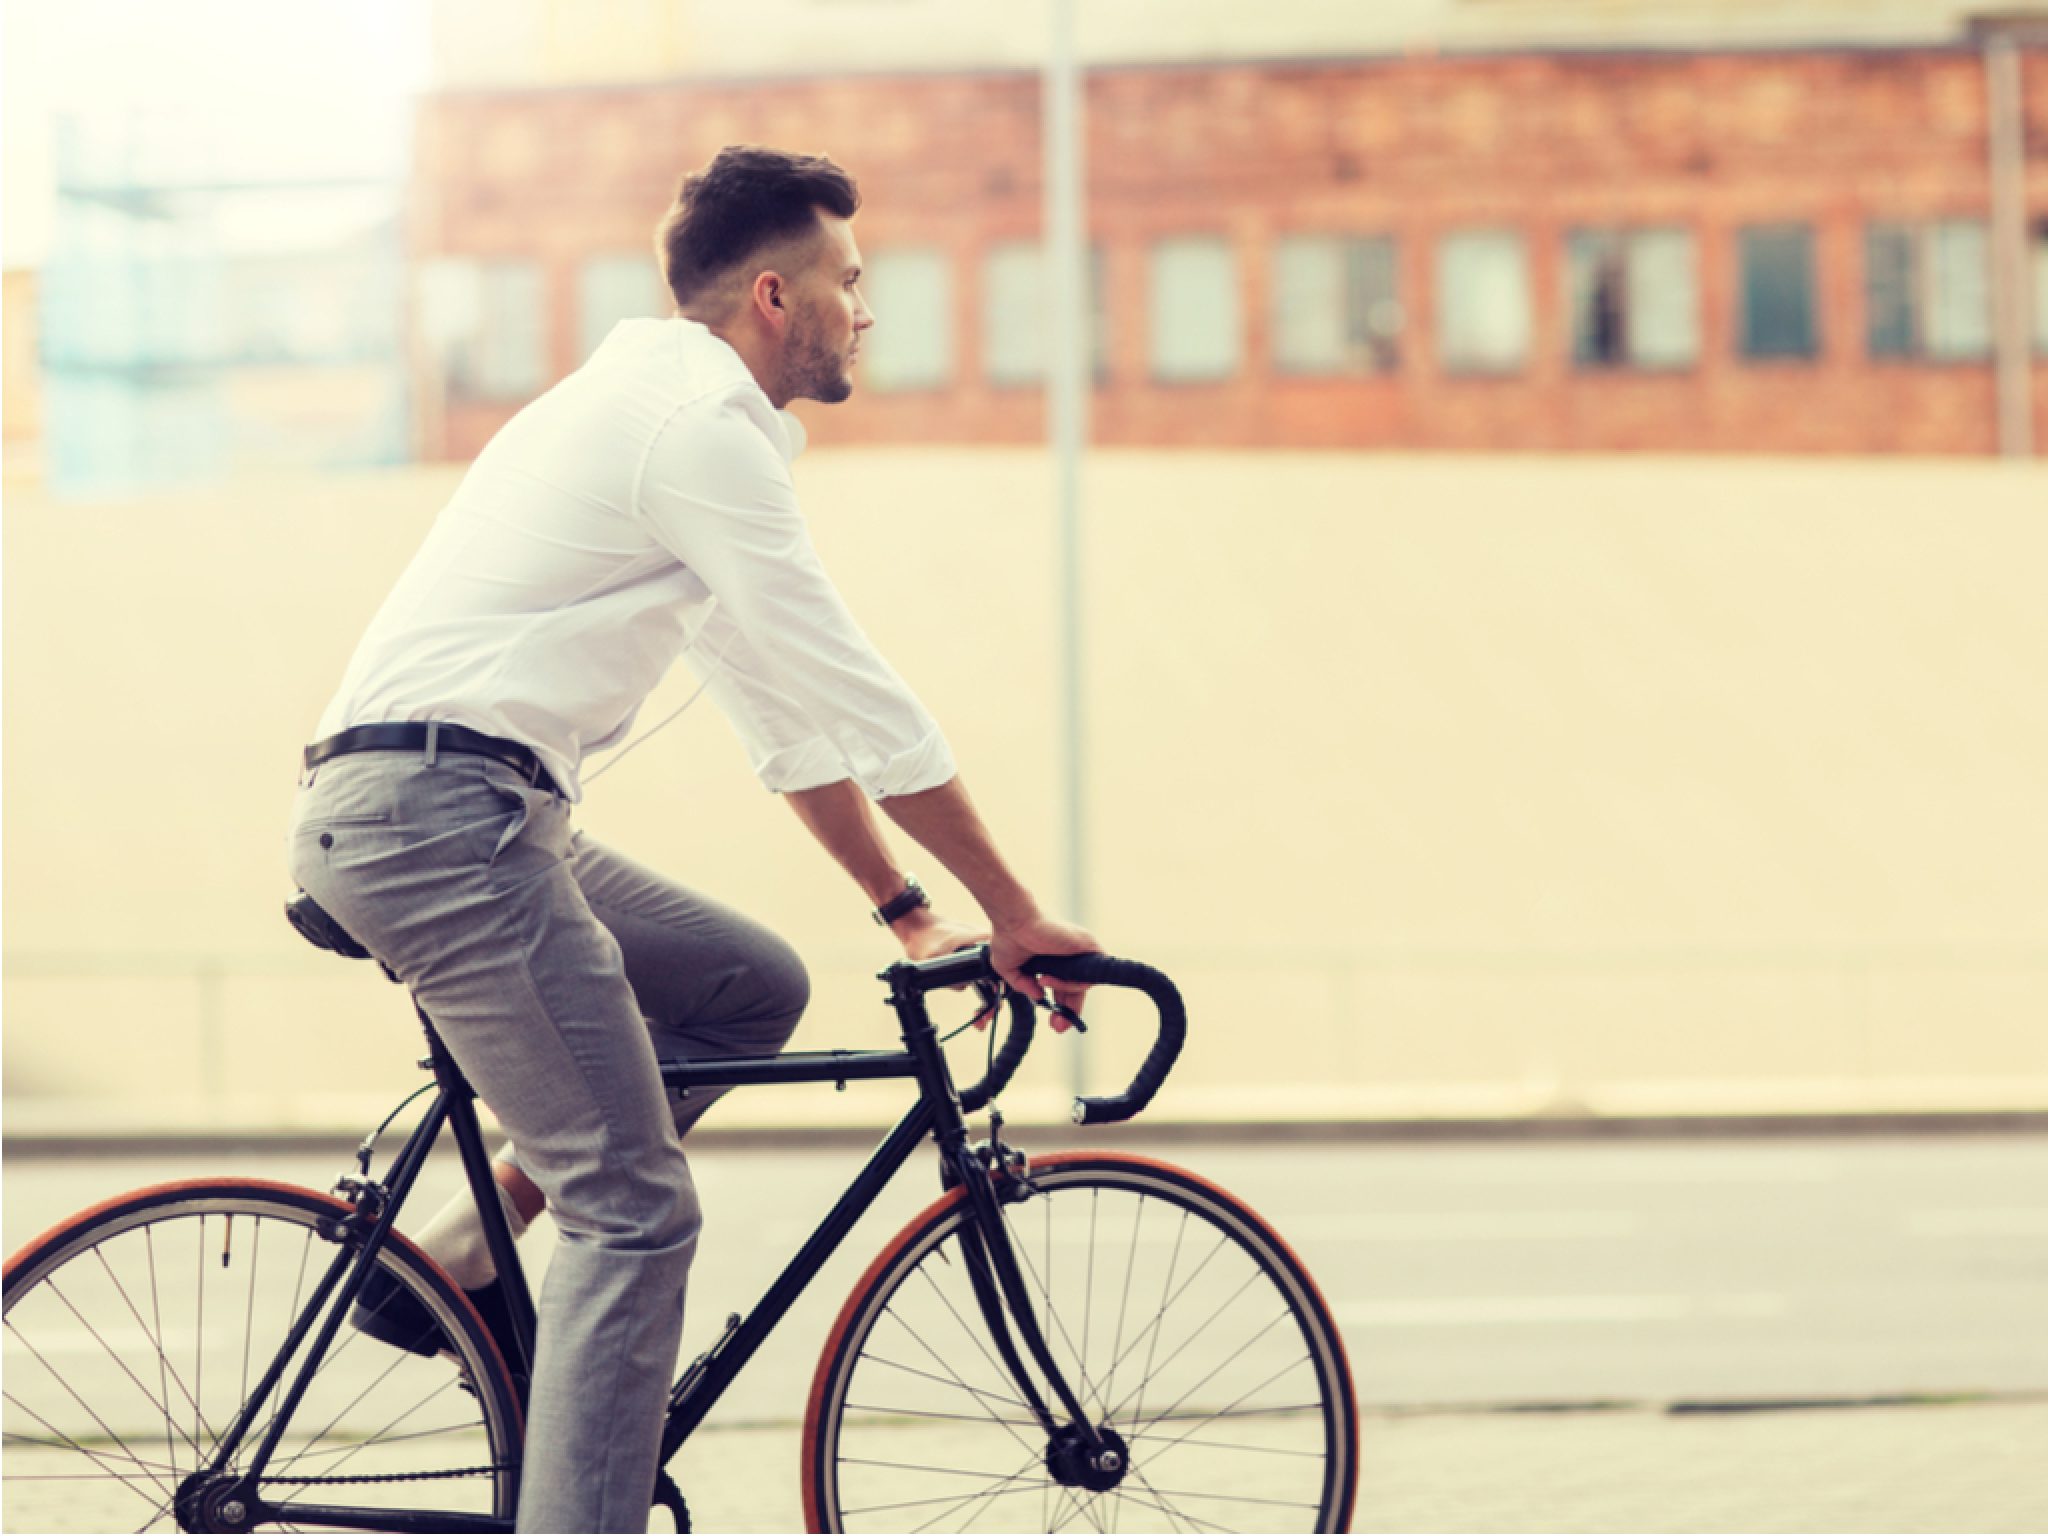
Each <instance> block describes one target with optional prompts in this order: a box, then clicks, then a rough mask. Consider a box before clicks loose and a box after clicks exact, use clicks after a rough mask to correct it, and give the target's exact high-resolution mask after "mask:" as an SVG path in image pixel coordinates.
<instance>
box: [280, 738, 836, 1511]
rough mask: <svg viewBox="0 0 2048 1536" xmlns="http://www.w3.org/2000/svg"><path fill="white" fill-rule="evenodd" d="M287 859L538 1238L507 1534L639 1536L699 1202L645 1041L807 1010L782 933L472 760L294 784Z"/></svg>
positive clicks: (711, 1046)
mask: <svg viewBox="0 0 2048 1536" xmlns="http://www.w3.org/2000/svg"><path fill="white" fill-rule="evenodd" d="M290 863H291V872H292V875H293V877H294V878H296V879H297V880H298V882H299V884H300V885H301V886H303V887H304V888H305V889H306V890H308V891H310V892H311V893H312V895H313V898H314V900H316V901H318V902H319V903H320V905H321V906H323V907H325V908H326V909H327V910H328V911H329V912H331V913H333V914H334V916H335V917H336V918H337V919H338V920H339V921H340V922H341V924H342V926H343V927H345V928H347V929H348V931H349V932H350V933H352V934H353V935H355V937H356V938H357V939H358V940H360V941H361V942H362V943H363V944H365V945H366V946H368V948H369V949H370V950H371V951H372V952H373V953H374V954H376V955H377V956H378V958H379V959H381V960H383V961H384V962H385V963H386V964H388V965H389V966H390V967H391V968H392V969H393V970H394V971H396V972H397V973H398V976H399V978H400V979H401V980H402V981H404V982H405V984H406V985H407V986H408V987H409V988H410V989H411V990H412V992H413V993H414V995H415V996H416V997H417V998H418V999H419V1001H420V1005H421V1006H422V1007H423V1008H425V1009H426V1011H427V1015H428V1017H430V1018H431V1019H432V1020H433V1021H434V1027H435V1028H436V1029H437V1030H438V1031H439V1032H440V1034H441V1037H442V1039H443V1040H444V1041H445V1042H446V1043H447V1046H448V1049H449V1051H450V1052H451V1053H452V1054H453V1055H454V1057H455V1059H456V1062H457V1063H458V1064H459V1065H460V1066H461V1068H462V1070H463V1072H464V1073H465V1074H466V1075H467V1076H468V1077H469V1080H470V1082H471V1083H473V1084H474V1085H475V1087H476V1090H477V1092H478V1093H479V1094H480V1095H481V1096H482V1098H483V1101H484V1102H485V1103H486V1104H487V1105H489V1106H490V1108H491V1110H492V1112H493V1113H495V1114H496V1115H497V1117H498V1120H499V1122H500V1123H501V1124H502V1125H503V1126H504V1127H505V1128H506V1129H507V1130H508V1131H509V1132H510V1133H511V1135H512V1139H513V1142H514V1144H515V1146H516V1147H517V1149H518V1152H517V1157H516V1161H517V1162H518V1163H519V1165H520V1166H521V1167H522V1168H523V1169H524V1170H525V1171H526V1173H527V1175H528V1176H529V1177H530V1178H531V1179H532V1180H533V1181H534V1183H535V1184H537V1185H539V1186H540V1188H541V1190H542V1191H543V1192H544V1193H545V1194H546V1195H547V1199H548V1205H549V1207H550V1208H551V1211H552V1214H553V1216H554V1220H555V1226H556V1229H557V1231H558V1232H559V1233H560V1245H559V1247H558V1248H557V1249H556V1252H555V1256H554V1259H553V1261H552V1263H551V1264H550V1266H549V1270H548V1277H547V1283H546V1285H545V1286H543V1287H542V1294H541V1297H540V1301H539V1314H540V1334H539V1341H538V1350H537V1359H536V1361H535V1366H534V1376H533V1393H532V1401H531V1404H530V1406H529V1409H528V1412H527V1416H526V1454H525V1460H524V1471H523V1475H522V1482H521V1490H520V1497H519V1519H518V1526H519V1529H520V1530H522V1531H579V1532H580V1531H593V1532H598V1531H644V1530H646V1529H647V1516H648V1509H649V1503H650V1499H651V1496H652V1494H653V1491H654V1474H655V1456H656V1453H657V1450H658V1441H659V1434H660V1416H661V1412H662V1407H663V1404H664V1400H665V1398H666V1394H667V1390H668V1386H669V1378H670V1372H671V1370H672V1369H673V1367H674V1365H675V1361H676V1353H677V1348H678V1344H679V1341H680V1339H681V1335H682V1321H683V1287H684V1282H685V1280H686V1278H687V1276H688V1274H689V1269H690V1260H691V1257H692V1256H693V1254H694V1253H695V1251H696V1244H697V1232H698V1228H699V1226H700V1225H701V1217H700V1214H699V1210H698V1205H697V1197H696V1191H695V1188H694V1187H693V1185H692V1184H691V1181H690V1170H689V1165H688V1163H687V1162H686V1161H685V1160H684V1157H683V1152H682V1148H681V1146H680V1145H679V1144H678V1137H679V1136H680V1134H681V1133H682V1132H683V1131H684V1130H686V1129H688V1127H689V1126H690V1125H691V1124H693V1123H694V1122H695V1121H696V1119H697V1118H698V1117H699V1116H700V1115H702V1114H703V1112H704V1111H705V1109H707V1108H708V1107H709V1106H710V1103H711V1101H712V1099H713V1098H715V1097H716V1095H715V1094H707V1093H704V1092H701V1091H699V1092H695V1093H692V1094H691V1096H690V1098H689V1099H688V1100H686V1101H683V1102H682V1103H680V1104H678V1103H675V1102H672V1101H671V1098H670V1096H669V1095H668V1094H667V1093H666V1091H665V1090H664V1089H663V1087H662V1085H661V1081H660V1078H659V1075H658V1072H657V1068H656V1056H657V1051H658V1052H659V1053H660V1055H662V1056H692V1057H706V1056H733V1055H756V1054H769V1053H772V1052H774V1051H777V1050H780V1049H781V1048H782V1046H783V1044H784V1042H786V1041H787V1040H788V1038H789V1036H790V1033H791V1032H792V1031H793V1030H794V1029H795V1028H796V1023H797V1020H798V1019H799V1018H800V1017H801V1016H802V1013H803V1010H804V1005H805V1003H806V1002H807V1001H808V1000H809V995H810V983H809V978H808V977H807V976H806V975H805V972H804V968H803V963H802V961H800V960H799V959H798V958H797V956H796V953H795V951H793V950H792V949H791V948H790V947H789V946H788V945H787V944H786V943H784V942H783V941H782V940H781V939H780V938H778V937H776V936H775V935H774V934H772V933H770V932H769V931H768V930H767V929H765V928H763V927H761V926H760V925H759V924H757V923H754V922H752V921H750V920H749V919H747V918H745V917H742V916H741V915H740V914H738V913H737V912H734V911H732V910H730V909H729V908H726V907H723V906H720V905H718V904H717V903H715V902H712V901H710V900H708V899H706V898H705V897H703V896H699V895H696V894H695V893H693V892H690V891H687V890H685V889H683V888H682V887H681V886H678V885H676V884H674V883H672V882H671V881H668V880H665V879H663V878H662V877H661V876H659V875H657V874H654V873H653V872H651V871H649V870H647V869H644V868H642V867H641V866H639V865H637V864H634V863H632V862H631V861H630V860H628V859H625V858H623V857H621V856H620V855H619V854H617V853H614V852H612V851H611V850H610V849H608V848H605V847H603V846H602V845H600V844H598V843H597V842H595V841H593V840H592V839H590V838H587V837H584V836H583V835H582V834H581V833H579V832H576V831H574V830H573V829H572V828H571V826H570V823H569V805H568V802H567V801H565V800H563V799H561V798H560V797H559V796H556V795H552V794H549V793H547V792H545V791H542V790H537V789H534V788H532V787H531V786H529V785H528V784H526V783H525V782H524V781H523V780H522V779H521V778H520V776H519V775H518V774H517V773H516V772H514V771H513V770H512V769H510V768H507V767H504V766H503V765H501V764H499V763H496V762H494V761H492V760H490V759H488V758H481V757H474V756H462V755H456V754H449V753H444V754H442V755H441V756H440V757H439V758H438V760H437V761H436V762H435V763H434V764H433V765H432V766H429V765H428V764H427V763H426V761H425V759H424V757H423V756H422V755H420V754H416V753H400V752H364V753H356V754H352V755H350V756H347V757H341V758H335V759H333V760H331V761H329V762H327V763H323V764H322V765H321V766H320V767H319V768H318V769H317V770H315V771H314V772H313V773H312V774H311V775H310V776H309V778H308V780H307V782H306V784H305V787H304V788H303V789H302V790H301V791H300V794H299V798H298V805H297V808H296V812H295V815H294V819H293V825H292V833H291V845H290Z"/></svg>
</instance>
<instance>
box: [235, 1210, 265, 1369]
mask: <svg viewBox="0 0 2048 1536" xmlns="http://www.w3.org/2000/svg"><path fill="white" fill-rule="evenodd" d="M254 1225H255V1228H256V1235H255V1237H253V1238H251V1239H250V1241H249V1307H248V1311H247V1312H246V1313H245V1314H244V1315H243V1318H242V1395H241V1397H240V1399H239V1401H241V1402H244V1403H246V1402H247V1401H249V1346H250V1344H251V1342H252V1341H253V1340H254V1339H255V1337H256V1266H257V1264H258V1263H259V1262H261V1260H262V1256H263V1223H262V1221H261V1220H260V1219H259V1220H258V1221H257V1222H255V1223H254Z"/></svg>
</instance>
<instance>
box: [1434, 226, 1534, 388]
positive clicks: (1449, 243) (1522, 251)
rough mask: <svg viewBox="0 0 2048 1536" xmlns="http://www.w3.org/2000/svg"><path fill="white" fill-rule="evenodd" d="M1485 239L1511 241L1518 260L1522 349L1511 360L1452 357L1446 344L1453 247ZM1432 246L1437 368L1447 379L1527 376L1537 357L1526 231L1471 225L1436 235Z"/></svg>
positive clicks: (1517, 228)
mask: <svg viewBox="0 0 2048 1536" xmlns="http://www.w3.org/2000/svg"><path fill="white" fill-rule="evenodd" d="M1485 238H1494V239H1499V240H1505V241H1508V242H1511V243H1512V245H1513V248H1514V250H1515V253H1516V255H1517V256H1518V258H1519V260H1518V261H1517V263H1516V268H1517V272H1518V275H1519V278H1520V288H1521V304H1522V337H1521V346H1520V348H1519V349H1518V351H1517V352H1516V354H1515V356H1514V357H1513V358H1512V359H1511V360H1504V361H1501V362H1489V361H1478V360H1472V359H1466V358H1461V357H1454V356H1453V355H1452V353H1451V351H1450V347H1449V345H1448V342H1449V338H1450V334H1451V327H1450V326H1449V324H1447V323H1446V322H1447V319H1448V316H1449V314H1450V308H1449V306H1450V298H1451V284H1450V261H1451V251H1452V247H1453V246H1454V245H1455V244H1457V243H1459V242H1464V241H1476V240H1480V239H1485ZM1435 245H1436V271H1435V274H1434V276H1435V284H1436V292H1435V299H1436V306H1435V308H1436V313H1435V315H1434V316H1433V317H1432V318H1433V320H1434V322H1435V326H1434V335H1433V337H1432V341H1433V342H1434V346H1435V352H1436V364H1437V368H1438V369H1439V370H1440V371H1441V372H1442V373H1443V374H1444V376H1445V377H1446V378H1453V379H1514V378H1522V377H1525V376H1527V374H1528V373H1529V370H1530V368H1531V366H1532V365H1533V363H1534V361H1535V354H1536V292H1535V285H1534V283H1533V282H1532V280H1531V269H1530V260H1529V256H1530V251H1529V232H1528V231H1527V230H1526V229H1523V228H1521V227H1519V226H1516V225H1507V224H1474V225H1469V226H1463V227H1460V228H1456V229H1445V230H1442V231H1440V232H1439V233H1438V234H1437V236H1436V241H1435Z"/></svg>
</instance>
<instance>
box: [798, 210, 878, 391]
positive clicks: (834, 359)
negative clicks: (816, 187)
mask: <svg viewBox="0 0 2048 1536" xmlns="http://www.w3.org/2000/svg"><path fill="white" fill-rule="evenodd" d="M874 323H875V317H874V316H873V315H871V314H869V313H868V306H867V301H866V300H865V299H863V298H862V297H861V293H860V248H859V247H858V246H856V245H855V244H854V243H853V224H852V223H851V221H849V220H847V219H842V218H839V217H837V216H836V215H834V214H829V213H826V212H824V211H823V210H822V209H821V210H819V213H818V238H817V239H816V241H814V242H813V245H812V249H811V259H810V261H809V262H808V264H806V265H805V266H804V267H803V268H802V269H801V270H800V271H799V272H798V273H796V274H795V275H793V276H792V277H791V279H790V282H789V329H788V331H787V333H786V334H785V336H784V340H783V353H782V359H783V366H782V382H783V393H784V394H785V395H786V396H787V397H788V398H789V399H792V400H819V401H822V402H824V403H825V404H826V405H837V404H838V403H839V402H840V401H841V400H844V399H845V398H846V397H847V396H848V395H850V394H852V393H853V361H854V358H855V357H856V356H857V355H858V354H859V352H860V335H861V332H862V331H865V330H866V329H867V328H868V327H869V326H871V325H873V324H874Z"/></svg>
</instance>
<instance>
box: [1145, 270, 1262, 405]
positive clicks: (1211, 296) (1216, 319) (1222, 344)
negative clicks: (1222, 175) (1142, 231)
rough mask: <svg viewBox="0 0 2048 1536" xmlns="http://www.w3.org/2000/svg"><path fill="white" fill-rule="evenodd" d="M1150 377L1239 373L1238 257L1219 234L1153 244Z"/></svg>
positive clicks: (1198, 378)
mask: <svg viewBox="0 0 2048 1536" xmlns="http://www.w3.org/2000/svg"><path fill="white" fill-rule="evenodd" d="M1151 301H1152V302H1151V318H1152V326H1151V347H1152V377H1153V378H1155V379H1158V380H1160V381H1161V382H1163V383H1169V384H1190V383H1200V382H1204V381H1208V380H1213V379H1227V378H1229V377H1230V376H1231V375H1232V374H1234V373H1236V372H1237V366H1238V356H1239V353H1238V348H1239V341H1238V335H1239V332H1240V330H1241V329H1242V327H1241V325H1240V323H1239V317H1238V284H1237V257H1236V255H1235V253H1233V252H1232V251H1231V249H1230V243H1229V242H1228V241H1227V240H1224V239H1223V238H1222V237H1221V236H1218V235H1187V236H1181V237H1178V238H1176V239H1172V240H1161V241H1160V242H1158V244H1156V245H1154V246H1153V247H1152V294H1151Z"/></svg>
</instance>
